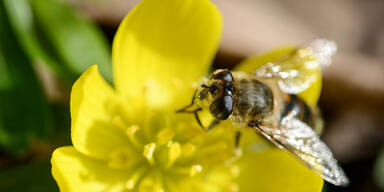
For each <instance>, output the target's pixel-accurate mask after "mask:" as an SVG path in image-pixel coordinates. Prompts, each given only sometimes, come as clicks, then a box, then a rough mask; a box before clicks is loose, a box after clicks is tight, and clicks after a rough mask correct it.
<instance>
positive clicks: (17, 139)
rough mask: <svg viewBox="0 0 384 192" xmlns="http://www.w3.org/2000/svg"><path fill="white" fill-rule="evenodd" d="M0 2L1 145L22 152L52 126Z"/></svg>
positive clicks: (30, 68)
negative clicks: (32, 140) (31, 141)
mask: <svg viewBox="0 0 384 192" xmlns="http://www.w3.org/2000/svg"><path fill="white" fill-rule="evenodd" d="M4 9H5V8H4V6H3V4H2V3H0V29H1V30H0V77H1V78H2V79H4V80H5V81H2V82H1V83H0V145H2V146H3V147H4V148H5V149H6V150H7V151H11V152H13V153H23V152H25V151H26V149H27V147H28V143H29V142H30V140H31V139H34V138H46V137H47V135H49V134H50V132H51V129H52V116H51V113H50V107H49V105H48V103H47V101H46V100H45V98H44V95H43V93H42V90H41V88H40V86H39V84H38V80H37V78H36V76H35V73H34V70H33V68H32V65H31V63H30V62H29V59H28V57H27V56H26V55H25V53H24V52H23V51H22V48H21V47H20V45H19V44H18V42H17V40H16V37H15V35H14V34H13V31H12V30H11V27H10V23H9V22H8V17H7V15H6V14H5V11H4Z"/></svg>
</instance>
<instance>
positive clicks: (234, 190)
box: [227, 183, 240, 192]
mask: <svg viewBox="0 0 384 192" xmlns="http://www.w3.org/2000/svg"><path fill="white" fill-rule="evenodd" d="M227 189H228V191H229V192H238V191H240V187H239V185H238V184H237V183H230V184H228V185H227Z"/></svg>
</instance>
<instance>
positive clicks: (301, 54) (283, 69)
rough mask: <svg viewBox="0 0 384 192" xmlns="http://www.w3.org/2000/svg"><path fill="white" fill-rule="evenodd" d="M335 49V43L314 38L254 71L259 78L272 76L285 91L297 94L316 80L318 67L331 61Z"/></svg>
mask: <svg viewBox="0 0 384 192" xmlns="http://www.w3.org/2000/svg"><path fill="white" fill-rule="evenodd" d="M336 51H337V46H336V43H335V42H333V41H329V40H326V39H316V40H315V41H313V42H312V43H311V44H310V45H309V46H308V47H304V48H299V49H296V50H295V51H293V52H292V53H291V54H288V55H286V56H285V57H283V58H280V60H279V61H276V62H270V63H267V64H265V65H263V66H262V67H261V68H259V69H258V70H256V71H255V72H254V75H256V76H257V77H259V78H273V79H277V80H278V84H279V86H280V88H281V90H283V91H284V92H286V93H291V94H297V93H300V92H302V91H304V90H306V89H307V88H308V87H309V86H310V85H311V84H312V82H313V81H315V80H316V75H318V70H319V68H320V67H324V66H328V65H329V64H330V63H331V58H332V55H334V54H335V53H336Z"/></svg>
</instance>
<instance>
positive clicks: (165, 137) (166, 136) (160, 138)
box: [157, 128, 175, 145]
mask: <svg viewBox="0 0 384 192" xmlns="http://www.w3.org/2000/svg"><path fill="white" fill-rule="evenodd" d="M174 136H175V132H173V130H172V129H171V128H166V129H163V130H161V131H160V132H159V133H158V134H157V142H158V143H159V144H160V145H165V144H167V143H168V142H169V141H170V140H171V139H172V138H173V137H174Z"/></svg>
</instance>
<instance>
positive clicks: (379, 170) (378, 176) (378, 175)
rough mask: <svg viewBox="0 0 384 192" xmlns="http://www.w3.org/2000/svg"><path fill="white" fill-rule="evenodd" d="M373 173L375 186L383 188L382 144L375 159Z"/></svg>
mask: <svg viewBox="0 0 384 192" xmlns="http://www.w3.org/2000/svg"><path fill="white" fill-rule="evenodd" d="M374 174H375V180H376V184H377V186H379V187H380V188H381V189H382V190H384V146H383V147H382V149H381V152H380V154H379V156H378V158H377V160H376V165H375V172H374Z"/></svg>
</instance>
